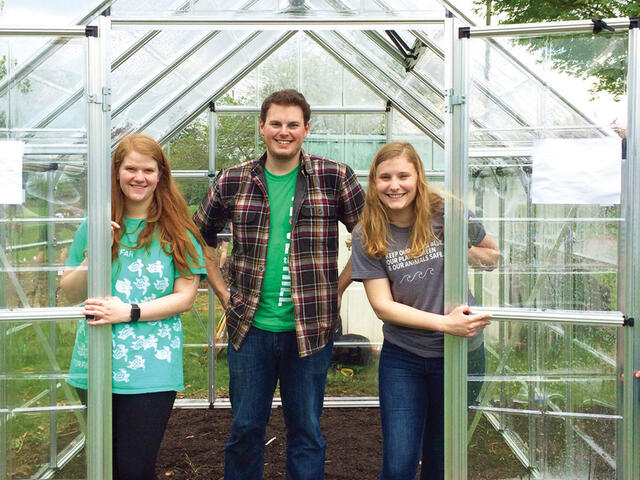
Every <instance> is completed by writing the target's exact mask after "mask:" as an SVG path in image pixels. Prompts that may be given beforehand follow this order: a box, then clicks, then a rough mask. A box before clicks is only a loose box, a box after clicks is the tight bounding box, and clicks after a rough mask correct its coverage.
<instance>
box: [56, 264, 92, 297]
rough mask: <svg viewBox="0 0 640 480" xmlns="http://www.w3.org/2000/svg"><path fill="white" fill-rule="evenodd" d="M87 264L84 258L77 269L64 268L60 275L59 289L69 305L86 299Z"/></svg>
mask: <svg viewBox="0 0 640 480" xmlns="http://www.w3.org/2000/svg"><path fill="white" fill-rule="evenodd" d="M88 263H89V261H88V259H87V258H85V259H84V260H83V261H82V263H81V264H80V265H78V266H77V267H65V270H64V272H63V273H62V279H61V280H60V288H62V291H63V292H64V295H65V297H66V298H67V300H69V301H70V302H71V303H80V302H82V301H83V300H84V299H85V298H87V280H88V278H89V274H88V270H87V265H88Z"/></svg>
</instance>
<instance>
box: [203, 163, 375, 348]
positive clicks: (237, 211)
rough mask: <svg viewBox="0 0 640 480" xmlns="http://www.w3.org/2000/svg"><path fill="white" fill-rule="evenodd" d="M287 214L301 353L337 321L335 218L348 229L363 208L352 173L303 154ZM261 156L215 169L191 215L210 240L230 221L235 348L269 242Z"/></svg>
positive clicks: (248, 318) (249, 317)
mask: <svg viewBox="0 0 640 480" xmlns="http://www.w3.org/2000/svg"><path fill="white" fill-rule="evenodd" d="M300 155H301V165H300V170H299V173H298V177H297V179H296V187H295V195H294V201H293V216H292V218H291V250H290V252H289V270H290V273H291V298H292V300H293V305H294V321H295V325H296V335H297V340H298V352H299V355H300V356H301V357H305V356H308V355H311V354H313V353H315V352H317V351H319V350H320V349H322V348H323V347H324V346H325V345H327V343H328V342H329V340H330V338H331V334H332V331H333V329H334V327H335V326H336V323H337V321H338V315H339V312H338V221H341V222H342V223H344V224H345V225H346V227H347V229H348V230H349V231H351V230H352V229H353V227H355V225H356V224H357V223H358V220H359V218H360V212H361V210H362V208H363V206H364V192H363V190H362V187H361V186H360V184H359V183H358V180H357V179H356V176H355V174H354V173H353V170H352V169H351V168H350V167H349V166H347V165H345V164H342V163H338V162H333V161H331V160H327V159H324V158H320V157H316V156H310V155H307V154H306V153H304V152H301V154H300ZM265 160H266V154H264V155H263V156H262V157H260V158H259V159H257V160H253V161H250V162H246V163H243V164H240V165H236V166H234V167H230V168H228V169H225V170H223V171H221V172H220V173H219V174H218V176H217V177H216V179H215V180H214V181H213V183H212V185H211V187H210V188H209V192H208V194H207V195H206V196H205V198H204V199H203V200H202V203H201V204H200V206H199V208H198V210H197V211H196V212H195V213H194V215H193V220H194V222H195V223H196V225H197V226H198V228H199V229H200V231H201V232H202V235H203V237H204V239H205V240H206V241H207V243H208V244H209V245H213V246H215V245H217V232H219V231H220V230H222V228H223V227H224V225H225V223H226V222H227V221H228V220H231V221H232V222H233V252H232V261H231V264H230V272H229V278H230V286H229V289H230V294H231V296H230V298H229V304H228V306H227V311H226V314H227V331H228V333H229V339H230V341H231V344H232V345H233V346H234V348H235V349H236V350H237V349H239V348H240V346H241V345H242V342H243V341H244V339H245V337H246V335H247V333H248V332H249V329H250V328H251V324H252V323H253V318H254V316H255V313H256V309H257V307H258V302H259V300H260V292H261V291H262V282H263V279H264V271H265V266H266V262H267V245H268V243H269V196H268V194H267V181H266V177H265V173H264V164H265Z"/></svg>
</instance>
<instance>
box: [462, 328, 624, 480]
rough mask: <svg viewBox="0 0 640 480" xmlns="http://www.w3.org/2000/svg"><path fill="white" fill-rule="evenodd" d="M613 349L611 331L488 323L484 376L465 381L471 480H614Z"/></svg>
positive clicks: (614, 337) (617, 418)
mask: <svg viewBox="0 0 640 480" xmlns="http://www.w3.org/2000/svg"><path fill="white" fill-rule="evenodd" d="M616 342H617V333H616V329H615V328H605V327H588V326H571V325H559V324H550V323H544V324H543V323H538V324H534V323H532V322H531V323H524V322H507V321H501V322H493V324H492V325H491V326H489V327H488V328H487V329H486V330H485V353H486V358H487V370H486V373H485V376H484V377H474V376H469V388H472V386H474V385H477V384H478V382H482V391H481V394H480V398H479V401H478V402H477V404H476V405H472V406H471V407H470V409H469V433H470V443H469V450H468V451H469V472H470V473H469V478H487V475H489V477H490V478H495V479H506V478H514V477H516V476H518V475H523V474H524V472H525V471H527V469H529V471H534V470H535V471H537V472H538V473H539V474H540V475H542V476H543V477H544V478H612V479H613V478H616V476H615V442H616V431H617V428H618V424H619V421H620V416H619V412H618V411H617V400H618V399H617V394H616V391H617V375H616V368H615V364H616V361H615V359H616V354H617V350H616ZM487 439H491V441H487ZM490 457H493V458H495V457H497V458H498V459H502V460H501V461H500V462H495V461H493V460H491V458H490ZM483 459H484V460H483ZM518 472H522V473H518Z"/></svg>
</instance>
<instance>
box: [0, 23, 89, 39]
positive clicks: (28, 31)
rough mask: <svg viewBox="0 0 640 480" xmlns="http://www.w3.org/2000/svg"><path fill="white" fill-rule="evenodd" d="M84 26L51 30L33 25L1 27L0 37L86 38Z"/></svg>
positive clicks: (43, 26) (48, 27)
mask: <svg viewBox="0 0 640 480" xmlns="http://www.w3.org/2000/svg"><path fill="white" fill-rule="evenodd" d="M86 32H87V30H86V28H85V26H84V25H80V26H78V25H73V26H69V27H59V28H52V27H51V26H45V25H42V26H34V25H1V26H0V36H3V37H5V36H6V37H8V36H11V37H25V36H26V37H33V36H37V37H86V35H87V33H86Z"/></svg>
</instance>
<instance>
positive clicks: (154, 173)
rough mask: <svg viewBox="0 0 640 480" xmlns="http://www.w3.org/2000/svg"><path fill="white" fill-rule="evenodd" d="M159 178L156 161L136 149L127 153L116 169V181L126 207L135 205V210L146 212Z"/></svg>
mask: <svg viewBox="0 0 640 480" xmlns="http://www.w3.org/2000/svg"><path fill="white" fill-rule="evenodd" d="M159 179H160V172H159V170H158V162H156V161H155V160H154V159H153V158H152V157H150V156H149V155H143V154H141V153H138V152H136V151H131V152H130V153H128V154H127V155H126V156H125V157H124V160H123V161H122V163H121V164H120V168H119V169H118V183H119V185H120V188H121V189H122V193H123V194H124V196H125V197H126V203H127V209H129V208H128V207H132V206H135V207H136V208H135V209H136V210H137V211H140V210H144V211H145V212H146V210H147V209H148V207H149V205H150V204H151V202H152V201H153V193H154V192H155V190H156V187H157V186H158V181H159Z"/></svg>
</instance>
